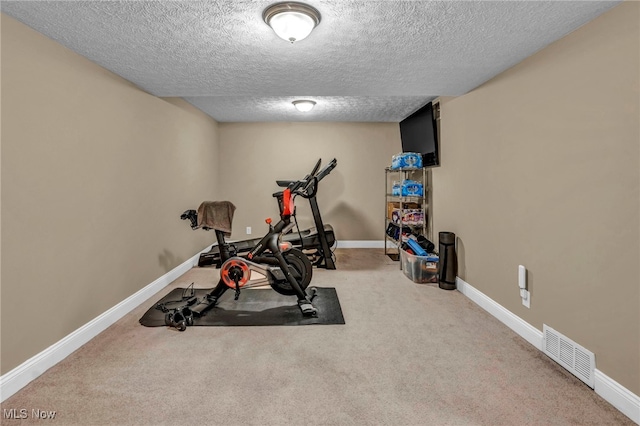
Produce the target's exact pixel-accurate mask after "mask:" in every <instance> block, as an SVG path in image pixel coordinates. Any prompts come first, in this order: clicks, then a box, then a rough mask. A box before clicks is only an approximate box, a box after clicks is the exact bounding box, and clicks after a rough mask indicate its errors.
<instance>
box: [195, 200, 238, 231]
mask: <svg viewBox="0 0 640 426" xmlns="http://www.w3.org/2000/svg"><path fill="white" fill-rule="evenodd" d="M235 211H236V206H234V205H233V203H232V202H231V201H204V202H202V204H200V207H198V227H199V228H210V229H215V230H218V231H222V232H224V233H225V235H226V236H230V235H231V224H232V223H233V213H234V212H235Z"/></svg>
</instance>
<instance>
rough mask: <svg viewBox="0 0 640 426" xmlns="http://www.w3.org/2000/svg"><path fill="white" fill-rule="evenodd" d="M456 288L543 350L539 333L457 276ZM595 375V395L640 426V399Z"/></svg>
mask: <svg viewBox="0 0 640 426" xmlns="http://www.w3.org/2000/svg"><path fill="white" fill-rule="evenodd" d="M456 287H457V289H458V291H459V292H460V293H462V294H464V295H465V296H467V297H468V298H469V299H471V300H472V301H473V302H475V303H476V304H478V305H479V306H480V307H481V308H483V309H484V310H485V311H487V312H489V313H490V314H491V315H493V316H494V317H496V318H497V319H498V320H499V321H501V322H502V323H503V324H504V325H506V326H507V327H509V328H510V329H511V330H513V331H515V332H516V333H517V334H519V335H520V336H521V337H522V338H523V339H525V340H526V341H527V342H529V343H531V344H532V345H533V346H535V347H536V348H537V349H539V350H542V348H543V346H542V344H543V343H542V340H543V334H542V331H540V330H538V329H537V328H535V327H533V326H532V325H531V324H529V323H528V322H526V321H524V320H523V319H522V318H520V317H518V316H516V315H515V314H514V313H512V312H511V311H509V310H507V309H505V308H504V307H503V306H502V305H500V304H498V303H497V302H495V301H494V300H493V299H491V298H489V297H487V296H486V295H485V294H484V293H482V292H480V291H478V290H477V289H475V288H474V287H473V286H472V285H470V284H469V283H467V282H465V281H464V280H462V279H461V278H459V277H457V278H456ZM594 376H595V387H594V390H595V392H596V393H597V394H598V395H600V396H601V397H602V398H604V399H605V400H606V401H607V402H609V403H610V404H611V405H613V406H614V407H615V408H617V409H618V410H619V411H620V412H621V413H623V414H624V415H625V416H627V417H629V418H630V419H631V420H633V421H634V422H635V423H637V424H640V397H638V395H636V394H634V393H633V392H631V391H630V390H628V389H627V388H625V387H624V386H622V385H620V384H619V383H618V382H616V381H615V380H613V379H612V378H610V377H609V376H607V375H606V374H604V373H603V372H602V371H600V370H598V369H597V368H596V369H595V374H594Z"/></svg>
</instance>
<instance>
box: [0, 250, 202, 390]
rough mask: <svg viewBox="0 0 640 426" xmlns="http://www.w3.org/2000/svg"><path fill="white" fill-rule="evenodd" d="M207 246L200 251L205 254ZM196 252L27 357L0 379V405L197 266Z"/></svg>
mask: <svg viewBox="0 0 640 426" xmlns="http://www.w3.org/2000/svg"><path fill="white" fill-rule="evenodd" d="M210 248H211V246H208V247H207V248H206V249H204V250H203V251H202V252H200V253H203V252H206V251H209V249H210ZM200 253H198V254H196V255H195V256H193V257H191V258H190V259H188V260H186V261H185V262H183V263H182V264H181V265H179V266H177V267H176V268H174V269H172V270H171V271H169V272H167V273H166V274H164V275H163V276H161V277H160V278H158V279H157V280H155V281H154V282H152V283H151V284H149V285H147V286H146V287H144V288H142V289H141V290H139V291H137V292H136V293H134V294H133V295H131V296H129V297H128V298H126V299H125V300H123V301H122V302H120V303H118V304H117V305H116V306H114V307H112V308H111V309H109V310H108V311H106V312H104V313H103V314H101V315H100V316H98V317H96V318H94V319H93V320H91V321H89V322H88V323H86V324H85V325H83V326H82V327H80V328H79V329H77V330H75V331H74V332H72V333H71V334H69V335H67V336H65V337H64V338H63V339H62V340H59V341H58V342H56V343H54V344H53V345H51V346H49V347H48V348H47V349H45V350H44V351H42V352H40V353H39V354H37V355H35V356H33V357H31V358H30V359H28V360H27V361H25V362H23V363H22V364H20V365H19V366H17V367H16V368H14V369H13V370H11V371H9V372H8V373H6V374H4V375H2V376H1V377H0V402H4V401H5V400H6V399H7V398H9V397H10V396H11V395H13V394H15V393H16V392H18V391H19V390H20V389H22V388H23V387H25V386H26V385H27V384H29V383H30V382H31V381H32V380H35V379H36V378H38V377H39V376H40V375H41V374H43V373H44V372H45V371H47V370H48V369H50V368H51V367H53V366H54V365H56V364H57V363H59V362H60V361H62V360H63V359H65V358H66V357H67V356H69V355H70V354H71V353H72V352H74V351H75V350H77V349H78V348H80V347H81V346H82V345H84V344H85V343H87V342H88V341H89V340H91V339H93V338H94V337H96V336H97V335H98V334H100V333H101V332H102V331H104V330H105V329H107V328H108V327H109V326H111V325H112V324H113V323H115V322H116V321H118V320H119V319H120V318H122V317H123V316H125V315H126V314H128V313H129V312H131V311H132V310H133V309H135V308H137V307H138V306H140V305H141V304H142V303H144V302H145V301H146V300H147V299H149V298H150V297H152V296H153V295H154V294H156V293H157V292H159V291H160V290H162V289H163V288H164V287H166V286H167V285H169V284H170V283H171V282H172V281H174V280H176V279H177V278H178V277H180V276H181V275H182V274H184V273H185V272H187V271H188V270H189V269H191V268H192V267H193V266H195V265H197V263H198V259H199V257H200Z"/></svg>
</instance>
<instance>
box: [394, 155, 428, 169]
mask: <svg viewBox="0 0 640 426" xmlns="http://www.w3.org/2000/svg"><path fill="white" fill-rule="evenodd" d="M421 168H422V155H420V154H419V153H417V152H401V153H400V154H396V155H394V156H392V157H391V170H398V169H421Z"/></svg>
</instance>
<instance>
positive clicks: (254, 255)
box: [156, 179, 318, 331]
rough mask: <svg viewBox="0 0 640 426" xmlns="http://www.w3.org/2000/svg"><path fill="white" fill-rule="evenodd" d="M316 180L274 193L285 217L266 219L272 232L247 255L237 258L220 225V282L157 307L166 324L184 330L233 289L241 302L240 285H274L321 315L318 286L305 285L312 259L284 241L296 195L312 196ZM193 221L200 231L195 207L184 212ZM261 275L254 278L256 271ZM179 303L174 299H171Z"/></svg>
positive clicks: (307, 312)
mask: <svg viewBox="0 0 640 426" xmlns="http://www.w3.org/2000/svg"><path fill="white" fill-rule="evenodd" d="M313 182H314V179H310V180H307V181H297V182H296V183H294V184H292V185H290V187H288V188H286V189H285V190H284V191H280V192H276V193H275V194H273V196H274V197H276V198H277V200H278V207H279V209H280V221H279V222H278V223H277V224H275V225H272V224H271V222H272V221H271V218H268V219H266V223H267V224H268V225H269V231H268V232H267V234H266V235H265V236H264V237H263V238H262V239H261V240H259V242H258V243H257V244H256V245H255V246H254V247H253V248H252V249H251V250H250V251H249V252H248V253H247V255H246V256H244V257H240V256H237V253H236V252H235V249H234V248H233V246H232V245H231V244H229V243H227V242H226V241H225V233H224V231H222V230H219V229H215V233H216V238H217V240H218V247H219V248H220V259H221V262H222V265H221V267H220V280H219V281H218V284H217V285H216V287H215V288H214V289H213V290H212V291H211V292H209V293H207V294H206V295H205V296H203V297H201V298H197V297H195V296H191V297H189V296H184V297H183V302H184V304H183V305H181V306H179V307H177V308H173V309H167V308H166V307H165V306H162V305H160V304H159V305H157V306H156V308H157V309H160V310H162V311H163V312H164V313H165V324H166V325H168V326H170V327H175V328H177V329H178V330H180V331H184V330H186V328H187V326H190V325H193V324H194V318H197V317H199V316H202V315H205V314H206V312H207V311H209V310H210V309H212V308H214V307H215V305H216V303H217V302H218V300H219V299H220V297H221V296H222V295H223V294H224V293H225V292H226V291H227V290H228V289H233V290H235V296H234V299H235V300H238V299H239V297H240V293H241V289H243V288H250V287H256V286H263V285H266V284H268V285H270V286H271V288H273V290H275V291H276V292H278V293H280V294H283V295H285V296H297V297H298V307H299V308H300V311H301V312H302V314H303V315H304V316H317V314H318V311H317V309H316V308H315V307H314V306H313V304H312V301H313V298H314V297H315V295H316V289H315V287H311V288H309V290H310V291H309V293H310V294H307V292H306V289H307V288H308V286H309V283H310V282H311V276H312V272H313V267H312V265H311V262H310V261H309V259H308V257H307V256H306V255H305V254H304V253H303V252H302V251H300V250H298V249H296V248H294V247H292V245H291V243H289V242H286V241H282V235H283V234H285V233H287V232H288V231H290V230H291V228H292V227H293V224H292V223H291V215H292V214H293V212H294V202H293V200H294V198H295V196H296V195H302V196H304V197H307V196H309V195H315V194H313V192H315V190H314V188H316V189H317V185H313ZM180 218H181V219H183V220H189V221H190V222H191V228H192V229H197V228H199V226H198V218H197V212H196V211H195V210H187V211H185V212H184V213H183V214H182V215H181V216H180ZM254 272H256V273H258V274H259V275H260V276H259V277H256V278H254V276H253V273H254ZM171 303H172V304H175V301H174V302H171Z"/></svg>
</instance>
